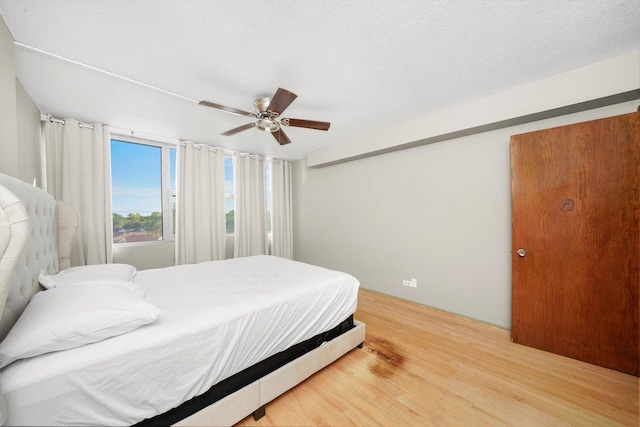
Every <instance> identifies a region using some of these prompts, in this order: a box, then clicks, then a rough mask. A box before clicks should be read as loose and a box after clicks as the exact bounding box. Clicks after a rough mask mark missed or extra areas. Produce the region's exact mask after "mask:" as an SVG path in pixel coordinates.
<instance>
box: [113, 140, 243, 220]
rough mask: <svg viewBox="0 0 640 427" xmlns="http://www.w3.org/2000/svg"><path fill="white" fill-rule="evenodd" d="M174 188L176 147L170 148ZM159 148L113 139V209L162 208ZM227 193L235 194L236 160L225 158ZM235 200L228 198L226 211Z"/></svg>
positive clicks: (147, 210)
mask: <svg viewBox="0 0 640 427" xmlns="http://www.w3.org/2000/svg"><path fill="white" fill-rule="evenodd" d="M169 152H170V164H171V166H172V167H171V170H170V175H171V187H172V189H175V182H176V170H175V164H176V150H174V149H171V150H169ZM161 153H162V149H161V148H160V147H154V146H150V145H142V144H132V143H129V142H122V141H118V140H112V141H111V181H112V189H111V191H112V199H113V208H112V209H113V212H115V213H117V214H120V215H122V216H125V217H126V216H127V215H129V214H130V213H139V214H140V215H143V216H146V215H150V214H151V213H153V212H160V211H161ZM224 166H225V167H224V169H225V171H224V172H225V193H228V194H233V192H234V191H233V163H232V161H231V159H225V165H224ZM233 206H234V201H233V200H227V201H226V210H227V211H229V210H231V209H233Z"/></svg>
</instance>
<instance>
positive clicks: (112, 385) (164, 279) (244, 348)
mask: <svg viewBox="0 0 640 427" xmlns="http://www.w3.org/2000/svg"><path fill="white" fill-rule="evenodd" d="M134 282H135V283H136V284H138V286H140V287H141V288H142V289H144V290H146V291H147V294H146V299H147V300H148V301H149V302H151V303H153V304H156V305H157V306H158V307H159V308H160V309H161V310H162V315H161V316H160V318H159V319H158V320H156V321H155V322H154V323H152V324H150V325H147V326H143V327H142V328H140V329H137V330H135V331H132V332H129V333H127V334H124V335H121V336H118V337H114V338H109V339H107V340H104V341H101V342H98V343H94V344H89V345H85V346H83V347H79V348H75V349H72V350H66V351H62V352H56V353H49V354H45V355H42V356H38V357H34V358H31V359H26V360H21V361H18V362H15V363H13V364H11V365H9V366H7V367H6V368H5V369H3V370H2V373H1V375H2V389H3V391H4V394H5V401H6V403H7V407H8V413H9V420H8V423H7V424H9V425H43V424H44V425H125V424H132V423H136V422H138V421H140V420H143V419H146V418H149V417H152V416H155V415H157V414H161V413H164V412H166V411H167V410H169V409H171V408H173V407H175V406H177V404H179V403H181V402H184V401H186V400H188V399H190V398H192V397H194V396H197V395H199V394H201V393H203V392H205V391H206V390H208V389H209V388H210V387H211V386H212V385H214V384H216V383H217V382H219V381H221V380H223V379H225V378H227V377H229V376H231V375H233V374H235V373H237V372H239V371H241V370H243V369H245V368H247V367H249V366H251V365H253V364H255V363H257V362H259V361H261V360H263V359H265V358H267V357H269V356H271V355H273V354H276V353H278V352H280V351H282V350H285V349H286V348H288V347H289V346H291V345H293V344H296V343H299V342H301V341H304V340H306V339H308V338H311V337H312V336H314V335H316V334H318V333H321V332H324V331H326V330H329V329H331V328H333V327H335V326H336V325H337V324H338V323H340V322H341V321H343V320H344V319H346V318H347V317H348V316H349V315H350V314H352V313H354V312H355V309H356V304H357V292H358V286H359V283H358V281H357V280H356V279H355V278H353V277H352V276H350V275H348V274H345V273H341V272H336V271H332V270H327V269H324V268H320V267H315V266H310V265H308V264H303V263H299V262H295V261H289V260H285V259H282V258H277V257H270V256H257V257H248V258H238V259H233V260H227V261H214V262H208V263H202V264H191V265H183V266H177V267H170V268H164V269H154V270H145V271H139V272H138V274H137V275H136V277H135V278H134ZM78 309H81V307H79V308H78Z"/></svg>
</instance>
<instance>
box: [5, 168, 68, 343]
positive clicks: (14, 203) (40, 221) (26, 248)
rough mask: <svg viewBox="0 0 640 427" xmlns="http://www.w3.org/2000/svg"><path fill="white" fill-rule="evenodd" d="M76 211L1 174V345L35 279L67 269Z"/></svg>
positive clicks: (35, 289)
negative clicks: (42, 274)
mask: <svg viewBox="0 0 640 427" xmlns="http://www.w3.org/2000/svg"><path fill="white" fill-rule="evenodd" d="M77 228H78V216H77V214H76V212H75V210H74V209H73V208H72V207H71V206H69V205H67V204H66V203H63V202H56V201H55V199H54V198H53V197H52V196H51V195H49V194H48V193H47V192H45V191H44V190H42V189H40V188H37V187H34V186H32V185H29V184H27V183H25V182H23V181H21V180H19V179H16V178H13V177H10V176H8V175H4V174H1V173H0V312H1V313H2V314H1V316H0V340H2V339H3V338H4V337H5V336H6V334H7V333H8V332H9V330H10V329H11V327H12V326H13V324H14V323H15V322H16V320H17V319H18V317H20V314H22V312H23V311H24V308H25V307H26V306H27V304H28V303H29V300H31V297H32V296H33V295H35V294H36V293H37V292H38V291H40V290H42V288H41V287H40V284H39V283H38V275H39V273H40V271H42V270H44V271H45V272H46V273H48V274H54V273H57V272H58V271H60V270H61V269H64V268H68V267H69V255H70V252H71V241H72V239H73V236H74V234H75V230H76V229H77Z"/></svg>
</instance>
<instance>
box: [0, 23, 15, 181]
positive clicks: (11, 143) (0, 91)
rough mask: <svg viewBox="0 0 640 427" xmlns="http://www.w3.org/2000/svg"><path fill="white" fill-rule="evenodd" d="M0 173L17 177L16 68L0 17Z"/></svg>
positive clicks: (10, 45)
mask: <svg viewBox="0 0 640 427" xmlns="http://www.w3.org/2000/svg"><path fill="white" fill-rule="evenodd" d="M0 58H1V60H0V152H2V156H0V172H2V173H5V174H7V175H11V176H14V177H17V176H18V129H17V112H16V66H15V60H14V55H13V37H12V36H11V33H10V32H9V29H8V28H7V26H6V24H5V23H4V20H3V19H2V17H1V16H0Z"/></svg>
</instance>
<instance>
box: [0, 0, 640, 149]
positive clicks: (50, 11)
mask: <svg viewBox="0 0 640 427" xmlns="http://www.w3.org/2000/svg"><path fill="white" fill-rule="evenodd" d="M0 15H2V17H3V19H4V21H5V22H6V24H7V26H8V27H9V30H10V31H11V34H12V35H13V38H14V39H15V40H16V42H17V43H16V46H15V52H16V53H15V56H16V74H17V76H18V79H19V80H20V82H21V83H22V84H23V86H24V87H25V89H26V91H27V93H29V95H30V96H31V97H32V98H33V100H34V102H35V103H36V105H37V106H38V107H39V108H40V110H41V111H42V112H43V113H51V114H52V115H54V116H57V117H73V118H77V119H79V120H82V121H86V122H101V123H106V124H109V125H111V126H113V127H116V128H122V129H131V130H134V131H136V132H141V133H144V134H151V135H158V136H162V137H167V138H175V139H184V140H193V141H195V142H198V143H207V144H211V145H216V146H223V147H225V148H230V149H235V150H239V151H249V152H255V153H262V154H265V155H268V156H273V157H280V158H286V159H301V158H304V157H305V155H306V153H307V152H308V151H311V150H314V149H318V148H321V147H324V146H328V145H331V144H348V143H349V140H350V139H351V138H354V137H356V136H358V135H360V134H363V133H365V132H366V131H369V130H372V129H373V130H374V129H376V127H380V128H382V127H388V126H389V125H390V124H394V123H397V122H400V121H402V120H405V119H409V118H413V117H417V116H420V115H423V114H426V113H428V112H430V111H434V110H439V109H442V108H445V107H450V106H453V105H456V104H460V103H462V102H466V101H469V100H472V99H476V98H480V97H482V96H486V95H489V94H493V93H496V92H499V91H502V90H505V89H508V88H511V87H514V86H519V85H522V84H525V83H528V82H531V81H535V80H539V79H542V78H545V77H548V76H551V75H554V74H558V73H561V72H564V71H568V70H571V69H574V68H578V67H581V66H584V65H588V64H592V63H594V62H598V61H601V60H604V59H607V58H610V57H613V56H616V55H619V54H622V53H626V52H629V51H632V50H636V49H640V1H639V0H620V1H615V0H584V1H577V0H576V1H563V0H552V1H547V0H534V1H516V0H511V1H508V0H501V1H462V0H461V1H455V2H454V1H425V0H417V1H414V0H404V1H397V0H394V1H379V0H355V1H342V0H328V1H313V2H312V1H299V0H295V1H283V0H272V1H255V0H251V1H249V0H239V1H212V0H210V1H196V0H190V1H184V0H175V1H162V0H137V1H130V0H124V1H119V0H108V1H105V0H99V1H93V0H82V1H71V0H59V1H50V0H35V1H27V0H0ZM278 87H283V88H286V89H288V90H290V91H292V92H295V93H296V94H297V95H298V98H297V99H296V100H295V101H294V103H293V104H292V105H291V106H290V107H289V108H288V109H287V110H286V113H285V114H284V116H285V117H293V118H302V119H312V120H321V121H330V122H331V124H332V125H331V129H330V130H329V131H328V132H322V131H316V130H308V129H297V128H286V132H287V134H288V135H289V137H290V138H291V139H292V140H293V144H289V145H287V146H284V147H280V146H279V145H278V144H277V143H276V142H275V140H274V139H273V138H272V137H271V136H270V135H268V134H265V133H263V132H260V131H258V130H255V129H252V130H249V131H246V132H243V133H240V134H237V135H235V136H232V137H224V136H220V135H219V134H220V133H221V132H224V131H226V130H229V129H231V128H234V127H237V126H240V125H242V124H245V123H248V122H249V121H250V120H251V119H250V118H247V117H240V116H234V115H231V114H228V113H225V112H222V111H217V110H213V109H210V108H206V107H202V106H199V105H198V104H197V103H196V102H194V101H199V100H203V99H204V100H208V101H213V102H215V103H218V104H224V105H228V106H231V107H235V108H239V109H243V110H250V109H251V108H252V104H253V100H254V99H255V98H257V97H260V96H267V95H271V94H273V92H275V90H276V89H277V88H278ZM158 89H161V90H158Z"/></svg>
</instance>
